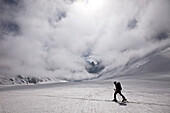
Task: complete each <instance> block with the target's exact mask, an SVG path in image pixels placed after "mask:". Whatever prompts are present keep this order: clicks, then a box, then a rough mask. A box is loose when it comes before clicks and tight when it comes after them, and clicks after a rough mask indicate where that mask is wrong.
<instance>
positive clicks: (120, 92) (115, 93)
mask: <svg viewBox="0 0 170 113" xmlns="http://www.w3.org/2000/svg"><path fill="white" fill-rule="evenodd" d="M117 93H119V94H120V95H121V96H122V98H123V100H125V99H126V98H125V96H123V95H122V93H121V90H120V91H115V93H114V99H115V100H116V94H117Z"/></svg>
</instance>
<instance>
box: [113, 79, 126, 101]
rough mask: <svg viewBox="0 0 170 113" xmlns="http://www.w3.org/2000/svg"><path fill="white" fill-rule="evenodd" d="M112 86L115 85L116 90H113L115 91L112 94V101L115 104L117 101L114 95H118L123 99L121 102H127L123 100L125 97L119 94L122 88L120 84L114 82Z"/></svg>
mask: <svg viewBox="0 0 170 113" xmlns="http://www.w3.org/2000/svg"><path fill="white" fill-rule="evenodd" d="M114 85H115V88H116V89H114V90H115V93H114V99H113V100H112V101H115V102H117V99H116V94H117V93H119V94H120V95H121V96H122V98H123V100H122V102H124V101H127V99H126V98H125V96H123V95H122V93H121V90H122V87H121V84H120V82H116V81H114Z"/></svg>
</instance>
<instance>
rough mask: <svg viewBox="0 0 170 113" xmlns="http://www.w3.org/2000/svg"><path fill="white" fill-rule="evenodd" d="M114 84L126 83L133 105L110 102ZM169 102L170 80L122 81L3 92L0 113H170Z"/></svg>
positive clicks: (124, 86) (37, 86)
mask: <svg viewBox="0 0 170 113" xmlns="http://www.w3.org/2000/svg"><path fill="white" fill-rule="evenodd" d="M114 80H118V81H120V82H121V83H122V86H123V91H122V93H123V94H124V95H125V96H126V98H127V99H128V100H129V103H125V104H119V103H114V102H111V101H109V100H111V99H112V91H113V81H114ZM118 97H119V96H118ZM119 98H120V97H119ZM119 98H118V99H119ZM169 102H170V82H169V81H167V80H166V79H162V80H151V79H140V78H136V79H135V78H133V79H131V78H130V77H126V78H125V77H121V78H116V79H113V80H111V79H110V80H104V81H97V80H94V81H89V82H72V83H71V82H70V83H53V84H41V85H31V86H29V85H24V86H22V85H20V86H12V87H8V86H6V87H5V86H4V87H1V88H0V113H169V111H170V103H169Z"/></svg>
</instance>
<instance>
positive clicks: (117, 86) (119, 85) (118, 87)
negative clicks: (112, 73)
mask: <svg viewBox="0 0 170 113" xmlns="http://www.w3.org/2000/svg"><path fill="white" fill-rule="evenodd" d="M116 89H118V90H122V87H121V84H120V82H118V83H117V84H116Z"/></svg>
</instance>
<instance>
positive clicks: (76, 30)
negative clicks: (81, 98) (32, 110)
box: [0, 0, 170, 79]
mask: <svg viewBox="0 0 170 113" xmlns="http://www.w3.org/2000/svg"><path fill="white" fill-rule="evenodd" d="M169 37H170V0H0V73H2V74H9V75H16V74H23V75H31V76H56V77H59V78H67V79H85V78H91V77H94V76H97V75H94V74H89V73H88V72H87V71H86V69H85V67H86V65H87V62H86V61H87V59H89V57H90V58H92V59H94V60H97V61H100V62H101V63H102V65H104V66H105V68H107V67H109V66H111V67H113V68H114V67H117V66H120V65H125V64H126V63H127V62H128V61H129V59H131V58H134V57H141V56H143V55H146V54H147V53H149V52H151V51H153V50H155V49H157V48H159V47H162V46H165V45H166V44H168V43H170V39H169Z"/></svg>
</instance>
